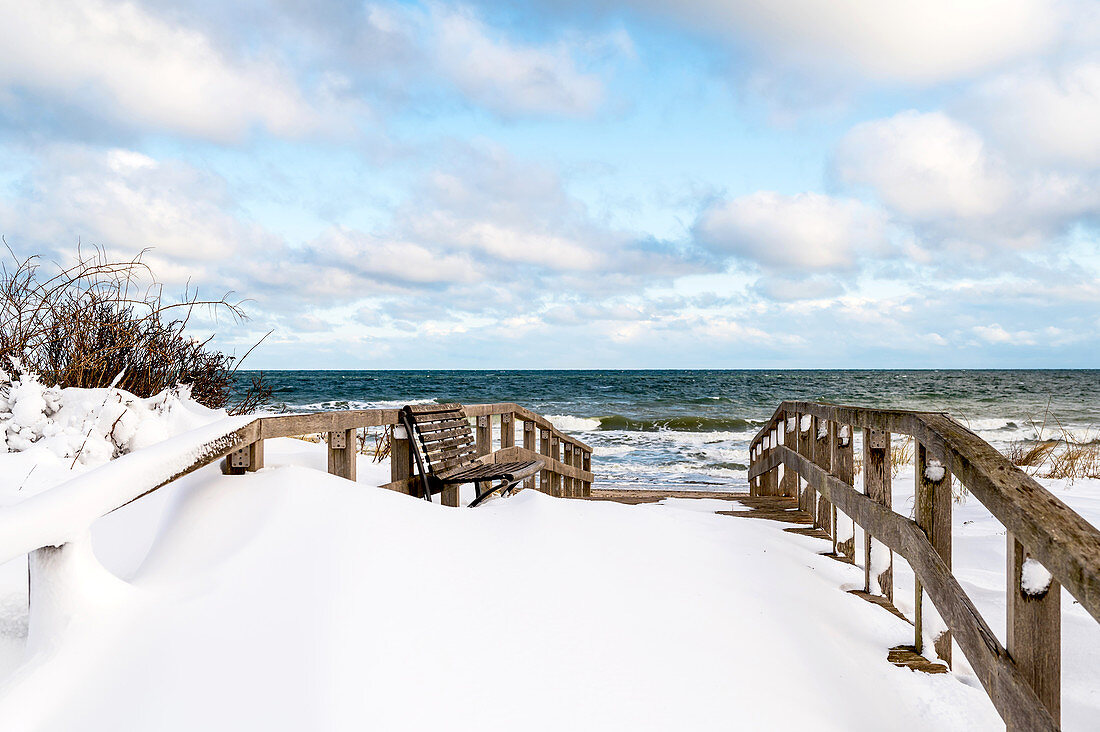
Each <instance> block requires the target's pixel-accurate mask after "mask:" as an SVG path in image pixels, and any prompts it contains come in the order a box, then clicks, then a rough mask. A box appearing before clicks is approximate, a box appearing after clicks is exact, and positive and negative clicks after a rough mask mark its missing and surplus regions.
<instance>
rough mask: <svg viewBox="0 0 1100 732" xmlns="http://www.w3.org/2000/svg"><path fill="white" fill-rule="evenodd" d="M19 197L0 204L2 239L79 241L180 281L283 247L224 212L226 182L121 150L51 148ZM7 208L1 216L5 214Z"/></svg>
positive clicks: (61, 244) (52, 244)
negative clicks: (143, 256) (144, 262)
mask: <svg viewBox="0 0 1100 732" xmlns="http://www.w3.org/2000/svg"><path fill="white" fill-rule="evenodd" d="M39 155H40V158H39V160H38V163H37V167H36V168H35V169H34V170H32V171H31V172H30V174H29V175H28V177H27V178H26V180H25V182H24V186H25V187H24V189H23V195H22V196H21V197H20V198H18V199H13V200H10V201H8V202H3V201H0V211H3V212H4V216H3V220H4V223H5V227H6V230H5V232H4V233H6V234H7V235H8V236H9V237H10V238H11V239H12V240H13V241H24V242H25V241H28V240H29V241H34V242H37V243H41V244H43V245H44V246H46V247H49V248H51V249H55V248H56V249H57V250H60V251H64V250H66V249H68V248H69V247H71V246H72V245H73V244H75V242H76V241H77V240H78V239H80V240H82V241H83V242H84V243H85V244H95V245H101V246H104V247H107V248H108V249H110V250H111V251H113V252H115V253H117V254H118V255H121V256H133V255H135V254H136V253H138V252H140V251H141V250H143V249H146V248H152V250H153V251H152V252H151V254H150V256H149V257H148V261H150V262H153V263H157V271H158V273H159V274H160V276H161V277H162V278H164V279H165V280H166V281H168V282H172V283H178V282H184V281H186V280H187V279H188V278H189V277H191V276H193V275H199V274H201V273H202V272H204V271H206V272H209V271H212V270H213V269H214V268H215V267H216V266H224V263H225V262H227V261H231V260H234V259H236V260H238V261H247V259H248V258H249V256H250V254H251V253H254V252H256V251H258V250H259V249H261V248H265V249H267V250H268V251H271V249H272V247H276V248H277V247H280V246H281V243H280V242H278V240H276V239H275V238H274V237H271V236H270V235H269V234H267V233H266V232H264V231H263V230H262V229H261V228H260V227H258V226H255V225H252V224H249V223H247V222H244V221H241V220H239V219H238V218H236V217H234V216H232V215H231V214H229V213H227V211H226V209H227V208H229V207H230V206H231V202H230V200H229V197H228V195H227V193H226V190H225V188H226V186H225V182H224V181H223V180H222V179H221V178H220V177H218V176H216V175H212V174H209V173H204V172H202V171H199V170H197V169H195V168H193V167H191V166H189V165H187V164H184V163H179V162H174V161H167V162H165V161H158V160H155V159H153V158H151V157H148V156H146V155H143V154H141V153H137V152H133V151H130V150H124V149H107V150H99V149H95V148H88V147H80V146H71V145H55V146H49V147H46V148H43V149H41V150H40V151H39ZM5 209H6V210H5Z"/></svg>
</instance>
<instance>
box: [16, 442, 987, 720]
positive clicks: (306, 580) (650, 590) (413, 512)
mask: <svg viewBox="0 0 1100 732" xmlns="http://www.w3.org/2000/svg"><path fill="white" fill-rule="evenodd" d="M272 443H273V444H271V445H270V446H269V448H268V464H269V465H270V466H272V467H269V468H267V469H265V470H262V471H260V472H258V473H255V474H249V475H245V476H222V475H221V474H220V473H217V472H215V471H212V470H209V469H204V470H203V471H199V472H198V473H196V474H194V475H192V476H188V477H187V478H185V479H183V480H182V481H180V484H179V485H178V486H174V487H172V488H169V489H167V490H166V491H165V492H164V494H163V495H158V494H154V495H153V496H150V497H148V498H147V499H143V500H142V501H139V502H137V503H135V504H133V505H132V506H130V507H128V508H127V509H124V510H123V511H121V512H118V513H116V514H113V515H112V516H111V517H109V518H108V519H105V520H104V522H101V524H102V525H97V527H96V533H97V535H96V537H95V541H94V542H93V544H94V545H95V547H96V551H97V553H98V554H99V556H100V558H101V559H100V561H96V558H95V557H94V556H93V555H92V553H91V551H90V549H89V546H88V545H87V544H84V545H81V544H77V545H75V546H74V551H73V552H71V553H70V554H69V555H68V556H67V557H66V558H65V559H64V561H62V562H59V563H58V565H57V566H53V567H50V568H49V569H50V571H51V572H55V573H57V575H58V576H59V577H64V578H66V579H68V580H70V581H69V583H68V585H67V587H68V589H67V590H66V593H67V595H66V596H65V597H64V598H63V600H64V602H62V603H59V606H60V610H59V611H57V612H55V613H53V614H52V615H49V616H48V617H46V618H44V619H42V621H41V622H42V625H41V626H37V627H36V623H38V622H39V620H38V617H37V612H38V611H37V610H36V616H35V618H32V632H31V637H30V639H29V643H28V644H27V649H26V658H25V659H24V660H22V662H21V663H22V665H21V666H19V667H18V668H16V669H15V670H13V671H11V672H9V675H8V677H7V680H6V682H5V683H4V686H3V688H2V691H0V719H3V720H4V725H3V728H4V729H5V730H20V729H34V730H71V729H95V730H99V729H102V730H119V729H158V730H159V729H171V730H175V729H179V730H193V729H199V728H202V729H265V730H266V729H295V730H301V729H362V728H373V729H384V730H394V729H421V730H423V729H479V730H482V729H499V730H515V729H562V728H573V729H578V728H579V729H631V730H638V729H660V730H668V729H730V728H735V729H764V728H767V729H782V728H791V729H794V728H805V727H808V726H813V727H815V728H819V729H822V728H823V729H878V728H881V726H882V724H883V722H884V720H891V722H890V724H891V726H893V727H895V728H903V729H924V728H929V727H938V728H945V729H995V728H997V727H998V725H999V720H998V718H997V715H996V713H995V712H994V711H993V709H992V707H991V705H990V704H989V702H988V701H987V700H986V697H985V694H984V693H983V692H982V691H981V690H980V689H978V688H973V687H972V686H968V685H966V684H964V683H961V682H960V681H959V680H958V679H956V678H953V677H950V676H938V677H935V676H926V675H922V674H915V673H912V672H910V671H906V670H902V669H897V668H894V667H893V666H891V665H890V664H888V663H887V662H886V660H885V655H886V654H885V649H886V648H888V647H890V646H892V645H896V644H898V643H902V642H905V641H907V640H908V636H909V632H910V631H909V626H907V625H905V624H904V623H902V622H901V621H899V620H897V619H895V618H894V617H893V616H891V615H889V614H888V613H886V612H884V611H882V610H881V609H879V608H877V607H874V606H872V605H870V604H867V603H865V602H863V601H862V600H859V599H858V598H855V597H853V596H851V595H848V594H847V593H845V592H842V591H840V589H839V588H840V587H841V586H844V585H854V584H856V583H857V582H858V581H859V579H860V571H859V570H858V569H857V568H854V567H849V566H845V565H842V564H839V563H837V562H835V561H833V560H831V559H828V558H825V557H821V556H818V555H817V554H816V551H817V550H818V549H819V548H820V547H818V546H817V545H816V544H815V543H814V541H815V540H813V539H806V538H803V537H798V536H793V535H791V534H785V533H783V532H782V531H781V527H780V525H778V524H773V523H771V522H766V521H750V520H744V519H731V518H729V517H724V516H716V515H714V514H712V513H709V511H713V510H714V509H715V508H720V507H725V506H717V505H710V504H706V503H703V504H700V503H698V502H691V501H680V500H677V501H672V502H671V504H670V505H661V506H622V505H617V504H604V503H590V502H579V501H566V500H560V499H551V498H548V497H546V496H543V495H541V494H538V493H535V492H531V491H528V492H524V493H522V494H520V495H519V496H517V497H515V498H511V499H502V500H497V501H494V502H492V503H491V504H490V505H487V506H485V507H484V508H481V509H477V510H463V509H457V510H456V509H448V508H444V507H441V506H439V505H432V504H428V503H426V502H424V501H420V500H415V499H411V498H409V497H407V496H403V495H398V494H395V493H391V492H387V491H383V490H378V489H375V488H372V487H370V486H368V485H366V484H364V483H359V484H353V483H349V482H347V481H344V480H342V479H339V478H335V477H332V476H328V475H326V474H324V473H323V472H320V471H318V470H316V469H313V468H315V467H319V466H322V465H323V460H324V453H323V451H321V450H319V449H317V446H315V445H309V444H307V443H300V442H294V441H290V440H278V441H272ZM303 465H311V466H312V467H303ZM362 469H363V479H364V481H365V482H370V481H372V480H374V481H376V482H377V481H379V480H381V479H384V466H370V465H369V464H365V465H363V466H362ZM158 521H159V524H158V523H157V522H158ZM154 527H156V528H154ZM100 562H102V563H100ZM5 569H9V568H8V567H5ZM108 569H110V570H112V571H108ZM13 576H15V573H12V572H10V571H9V572H7V574H6V575H4V576H3V577H2V578H0V579H4V580H6V581H5V582H4V587H5V590H7V591H8V592H11V591H12V590H13V587H12V584H11V582H12V581H13V580H12V577H13ZM120 576H121V577H123V578H125V580H126V581H123V580H122V579H119V577H120ZM24 581H25V579H24ZM50 599H54V600H56V599H57V598H50ZM39 631H41V632H39ZM8 645H9V648H8V651H9V653H20V652H22V651H21V650H20V649H19V648H18V645H19V644H18V643H9V644H8ZM7 665H8V667H9V668H10V667H11V666H13V665H16V664H13V663H12V662H11V659H10V658H9V662H8V664H7Z"/></svg>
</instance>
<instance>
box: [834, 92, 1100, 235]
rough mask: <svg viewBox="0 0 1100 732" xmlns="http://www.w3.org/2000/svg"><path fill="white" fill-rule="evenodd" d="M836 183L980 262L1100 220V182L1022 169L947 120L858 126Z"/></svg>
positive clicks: (839, 157) (840, 158)
mask: <svg viewBox="0 0 1100 732" xmlns="http://www.w3.org/2000/svg"><path fill="white" fill-rule="evenodd" d="M834 165H835V170H836V174H837V176H838V177H839V179H840V180H841V181H843V182H844V183H846V184H849V185H852V186H857V187H867V188H869V189H870V190H871V191H872V192H873V193H874V194H875V196H876V197H877V198H878V199H879V200H880V201H881V202H882V203H883V204H884V205H885V206H886V207H887V208H888V209H889V210H890V211H891V213H892V214H893V216H894V217H895V218H897V219H899V220H903V221H906V222H908V223H910V224H913V225H915V226H916V227H917V229H918V231H919V232H920V233H922V234H923V237H924V238H925V239H930V240H932V241H939V242H946V243H949V244H951V245H952V246H954V247H957V248H960V249H964V250H968V251H971V252H972V253H980V252H981V251H983V249H984V248H987V247H989V246H990V245H993V246H1009V247H1015V248H1029V247H1035V246H1038V245H1040V244H1042V243H1047V242H1049V241H1050V240H1051V239H1053V238H1054V237H1057V236H1060V235H1061V234H1063V233H1065V231H1066V229H1067V228H1068V227H1070V226H1072V224H1073V223H1074V222H1075V221H1077V220H1078V219H1079V218H1080V217H1082V216H1087V215H1090V214H1093V213H1095V212H1097V211H1100V188H1098V186H1097V181H1096V178H1095V176H1094V175H1081V174H1077V173H1066V172H1058V171H1051V170H1043V169H1035V168H1031V167H1026V166H1025V167H1021V166H1019V165H1017V164H1012V163H1011V162H1010V161H1009V160H1008V159H1007V158H1006V157H1005V155H1004V154H1003V153H1002V152H1001V151H1000V150H997V149H993V148H991V146H990V145H989V144H988V143H987V141H986V140H985V139H984V138H983V137H982V136H981V135H980V134H979V133H978V132H977V131H976V130H974V129H973V128H971V127H969V126H967V125H965V124H963V123H961V122H959V121H957V120H955V119H953V118H952V117H949V116H947V115H946V114H944V113H942V112H933V113H919V112H915V111H906V112H901V113H899V114H896V115H894V116H893V117H889V118H885V119H877V120H872V121H870V122H864V123H861V124H859V125H856V126H855V127H854V128H853V129H852V130H851V131H850V132H849V133H848V135H847V136H845V138H844V139H843V140H842V141H841V143H840V145H839V147H838V149H837V153H836V159H835V163H834Z"/></svg>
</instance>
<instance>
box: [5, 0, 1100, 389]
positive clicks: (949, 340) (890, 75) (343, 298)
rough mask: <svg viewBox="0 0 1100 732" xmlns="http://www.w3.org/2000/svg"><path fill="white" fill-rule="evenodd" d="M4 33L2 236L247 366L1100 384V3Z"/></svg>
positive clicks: (244, 11)
mask: <svg viewBox="0 0 1100 732" xmlns="http://www.w3.org/2000/svg"><path fill="white" fill-rule="evenodd" d="M0 10H2V12H3V14H4V16H5V17H6V18H8V19H9V20H10V22H6V23H5V24H3V27H0V44H2V45H3V47H4V48H5V53H4V57H3V58H2V59H0V233H3V235H4V236H5V238H6V240H7V242H8V243H9V245H10V246H11V247H12V248H13V249H14V250H15V251H16V252H17V253H18V254H21V255H26V254H31V253H38V254H42V255H43V256H45V257H46V258H47V259H52V260H56V261H65V260H66V259H67V258H69V257H71V256H72V254H73V252H74V250H75V246H76V242H77V241H78V240H79V241H81V242H83V243H85V244H97V245H100V246H102V247H104V248H105V249H107V250H108V251H109V252H111V253H112V254H116V255H118V256H133V255H134V254H135V253H137V252H139V251H141V250H143V249H149V252H148V254H147V255H146V260H147V261H148V262H149V263H150V264H151V265H152V266H153V267H154V269H155V270H156V272H157V273H158V275H159V276H160V277H161V278H162V279H163V280H164V281H165V282H167V283H168V285H169V288H170V289H172V290H182V288H183V287H184V285H185V284H186V283H187V282H188V281H190V282H191V283H192V284H197V285H198V286H199V287H200V291H201V293H203V294H208V295H219V294H221V293H222V292H223V291H226V290H233V291H234V292H236V293H237V294H239V295H240V296H241V297H246V298H249V300H250V302H249V303H248V307H247V309H248V311H249V313H250V315H251V319H250V320H249V321H247V322H245V323H240V324H233V323H229V322H226V321H225V320H224V319H223V320H221V321H220V322H216V323H215V322H211V321H209V320H203V321H200V322H198V323H197V325H198V326H200V327H205V328H210V329H212V330H214V331H216V333H217V339H216V342H217V343H218V345H219V346H221V347H223V348H225V349H227V350H231V351H235V352H237V353H242V352H243V351H244V350H246V349H247V348H248V346H249V345H250V344H251V343H253V342H254V341H255V340H256V339H257V338H258V337H259V336H260V335H262V334H263V333H265V332H267V331H268V330H273V331H274V333H273V334H272V336H271V337H270V338H269V339H268V340H267V341H266V342H265V343H264V345H263V346H262V347H261V348H260V349H259V350H258V351H257V352H256V353H254V354H253V356H252V357H251V358H250V362H251V365H252V366H253V367H255V368H632V367H635V368H662V367H667V368H675V367H685V368H686V367H716V368H770V367H806V368H814V367H933V368H935V367H1016V366H1019V367H1096V366H1097V359H1096V354H1097V353H1100V336H1098V333H1100V247H1098V241H1100V232H1098V221H1100V52H1098V51H1097V49H1100V9H1098V6H1097V4H1096V3H1095V2H1085V1H1081V2H1079V1H1077V0H1058V1H1049V0H998V1H997V2H992V1H987V0H975V1H973V2H966V3H958V2H949V1H947V0H929V1H928V2H924V3H909V2H893V1H889V0H887V1H879V2H863V1H862V0H846V1H844V2H836V1H835V0H832V1H826V0H787V1H786V2H766V1H765V0H749V1H745V2H716V1H715V0H679V1H677V2H673V1H672V0H633V1H631V0H598V1H597V2H585V3H581V2H545V1H544V2H540V1H537V0H532V1H529V2H522V3H500V2H490V1H485V2H469V3H397V2H330V3H324V2H314V3H307V2H301V1H300V0H283V1H282V2H260V0H251V1H250V2H242V3H221V2H212V1H208V0H190V1H187V0H185V1H183V2H166V1H161V0H151V1H147V2H141V3H139V2H115V1H114V0H89V1H87V2H79V3H77V2H65V1H62V0H41V1H40V2H36V3H33V4H29V3H17V2H12V1H10V0H0Z"/></svg>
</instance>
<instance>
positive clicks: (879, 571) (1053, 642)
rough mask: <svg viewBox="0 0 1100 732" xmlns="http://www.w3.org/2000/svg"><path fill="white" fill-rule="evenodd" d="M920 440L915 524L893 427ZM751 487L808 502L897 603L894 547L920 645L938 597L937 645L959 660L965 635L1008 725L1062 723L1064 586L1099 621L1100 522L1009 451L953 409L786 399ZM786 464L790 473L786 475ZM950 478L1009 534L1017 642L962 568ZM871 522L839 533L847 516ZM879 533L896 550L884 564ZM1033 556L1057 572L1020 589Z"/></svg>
mask: <svg viewBox="0 0 1100 732" xmlns="http://www.w3.org/2000/svg"><path fill="white" fill-rule="evenodd" d="M856 429H859V430H862V444H863V470H862V472H863V490H862V491H860V490H857V489H856V487H855V486H854V482H855V481H854V467H855V460H854V457H855V456H854V444H855V430H856ZM894 434H904V435H909V436H911V437H912V438H913V440H914V442H915V445H916V449H915V450H914V461H915V483H916V484H915V491H916V492H915V498H916V501H915V502H916V506H915V520H911V519H909V518H908V517H905V516H901V515H900V514H897V513H895V512H894V511H893V510H892V508H891V462H890V460H891V458H890V444H891V435H894ZM750 457H751V464H750V467H749V485H750V491H751V492H752V493H753V494H754V495H782V496H790V497H797V498H798V506H799V508H800V509H802V510H804V511H806V512H808V513H809V514H810V515H811V516H813V517H814V520H815V524H816V525H817V526H818V527H820V528H821V529H823V530H824V531H826V532H827V533H828V534H829V535H830V536H831V537H832V538H833V543H834V547H835V549H836V551H837V552H838V553H840V554H843V555H846V556H847V557H849V558H850V559H851V560H852V561H854V562H856V563H862V564H863V567H864V581H865V590H866V591H867V592H871V591H873V590H876V589H877V591H878V592H879V593H880V594H882V595H884V596H885V597H886V598H887V599H889V600H891V601H892V599H893V555H892V552H897V553H898V554H899V555H901V556H902V557H903V558H904V559H905V560H906V561H908V562H909V564H910V566H911V567H912V569H913V573H914V575H915V576H916V582H917V584H916V597H915V601H916V602H915V608H916V611H915V617H914V619H913V620H914V626H915V635H914V644H915V646H916V649H917V651H918V652H920V651H921V650H922V638H923V636H924V633H923V630H924V627H923V626H924V625H925V618H923V617H922V615H923V612H922V607H923V596H924V593H927V596H928V598H929V599H930V600H931V601H932V603H933V605H934V606H935V608H936V610H937V611H938V612H939V614H940V616H941V617H942V619H943V621H944V622H945V624H946V625H947V627H948V631H947V632H945V633H943V634H942V635H940V636H939V637H938V638H936V639H935V650H936V652H937V653H938V655H939V656H940V658H941V659H943V660H944V661H945V662H947V664H948V665H950V663H951V639H952V637H953V638H954V640H955V641H956V642H957V643H958V644H959V648H960V649H961V650H962V652H963V654H965V656H966V658H967V660H968V661H969V662H970V665H971V667H972V668H973V669H974V672H975V674H977V676H978V679H979V680H980V681H981V683H982V685H983V686H984V687H985V690H986V692H987V693H988V694H989V697H990V699H991V700H992V702H993V705H994V706H995V707H996V709H997V711H998V712H999V713H1000V715H1001V717H1002V718H1003V719H1004V720H1005V722H1006V723H1007V725H1008V727H1009V728H1010V729H1021V730H1049V729H1058V725H1059V718H1060V696H1061V691H1060V684H1061V611H1060V601H1061V589H1060V587H1065V588H1066V589H1067V590H1068V591H1069V592H1070V594H1072V595H1073V596H1074V597H1075V598H1076V599H1077V600H1078V602H1080V604H1081V606H1082V607H1084V608H1085V609H1086V610H1087V611H1088V612H1089V613H1090V614H1091V615H1092V616H1093V618H1095V619H1096V620H1097V621H1098V622H1100V531H1097V529H1096V528H1095V527H1093V526H1092V525H1091V524H1089V523H1088V522H1087V521H1085V519H1083V518H1082V517H1081V516H1079V515H1078V514H1077V513H1075V512H1074V511H1073V510H1072V509H1070V508H1069V507H1068V506H1067V505H1066V504H1064V503H1063V502H1061V501H1060V500H1058V499H1057V498H1055V497H1054V496H1053V495H1051V493H1050V492H1049V491H1047V490H1046V489H1044V488H1043V487H1042V486H1040V485H1039V484H1038V483H1037V482H1036V481H1035V480H1034V479H1032V478H1031V477H1030V476H1029V475H1027V474H1026V473H1024V472H1023V471H1021V470H1019V469H1018V468H1016V467H1015V466H1014V465H1012V464H1011V463H1010V462H1009V461H1008V460H1007V459H1006V458H1005V457H1004V456H1002V455H1001V454H1000V453H999V452H997V450H995V449H994V448H993V447H991V446H990V445H989V444H987V443H986V442H985V441H983V440H982V439H981V438H979V437H978V436H977V435H975V434H974V433H972V432H970V431H969V430H967V429H966V428H965V427H963V426H962V425H960V424H958V423H957V422H955V421H954V420H952V419H951V418H950V417H948V416H947V415H945V414H940V413H932V412H907V411H897V410H881V409H864V408H859V407H845V406H835V405H829V404H816V403H810V402H795V401H792V402H783V403H782V404H781V405H780V406H779V408H778V409H777V410H776V412H775V414H774V415H773V416H772V418H771V419H770V420H769V421H768V423H767V424H766V425H765V426H764V427H763V428H762V429H761V430H760V431H759V433H757V435H756V436H755V437H754V439H753V441H752V443H751V445H750ZM780 466H782V470H780V469H779V468H780ZM952 477H954V478H955V479H957V480H958V481H960V482H961V483H962V485H963V486H965V487H966V489H967V490H968V491H969V492H970V493H971V494H972V495H973V496H974V497H976V498H977V499H978V500H979V501H981V503H982V504H983V505H984V506H985V507H986V508H987V509H989V511H990V512H991V513H992V514H993V515H994V516H995V517H996V518H997V519H998V520H999V521H1000V522H1001V523H1002V524H1003V525H1004V527H1005V529H1006V530H1007V536H1008V544H1007V573H1006V591H1007V600H1008V628H1007V634H1006V639H1007V648H1005V647H1003V646H1002V645H1001V644H1000V641H998V639H997V637H996V635H995V634H994V633H993V631H992V630H991V629H990V627H989V625H988V624H987V623H986V621H985V619H984V618H983V617H982V616H981V614H980V613H979V612H978V609H977V608H976V607H975V606H974V603H973V602H972V601H971V600H970V598H969V597H967V595H966V593H965V592H964V591H963V589H962V587H961V586H960V585H959V582H958V580H957V579H956V578H955V576H954V575H953V574H952V572H951V506H952V488H951V482H952ZM838 510H839V511H841V512H843V513H844V514H845V515H846V516H848V517H849V518H851V519H852V520H853V521H854V522H855V524H857V525H858V526H860V527H861V528H862V529H863V531H864V537H865V541H864V546H865V550H864V556H863V557H862V558H859V559H857V558H856V557H855V556H854V551H853V546H854V539H853V540H847V541H842V542H839V543H838V542H837V538H838V534H837V511H838ZM873 541H877V542H881V543H882V544H883V545H885V546H886V547H888V549H889V552H891V553H889V554H887V552H886V551H885V550H884V551H883V552H881V554H886V556H887V557H888V559H886V560H885V561H872V544H873ZM1029 558H1032V559H1033V560H1036V561H1038V562H1040V563H1041V564H1042V566H1043V567H1045V568H1046V570H1047V571H1049V572H1050V574H1051V575H1053V580H1052V581H1051V583H1050V585H1049V586H1048V587H1047V588H1046V589H1045V591H1044V590H1042V588H1040V589H1039V590H1038V591H1036V590H1035V588H1029V590H1030V591H1025V589H1024V587H1023V586H1022V584H1021V575H1022V571H1023V567H1024V563H1025V562H1026V561H1027V560H1028V559H1029Z"/></svg>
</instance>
